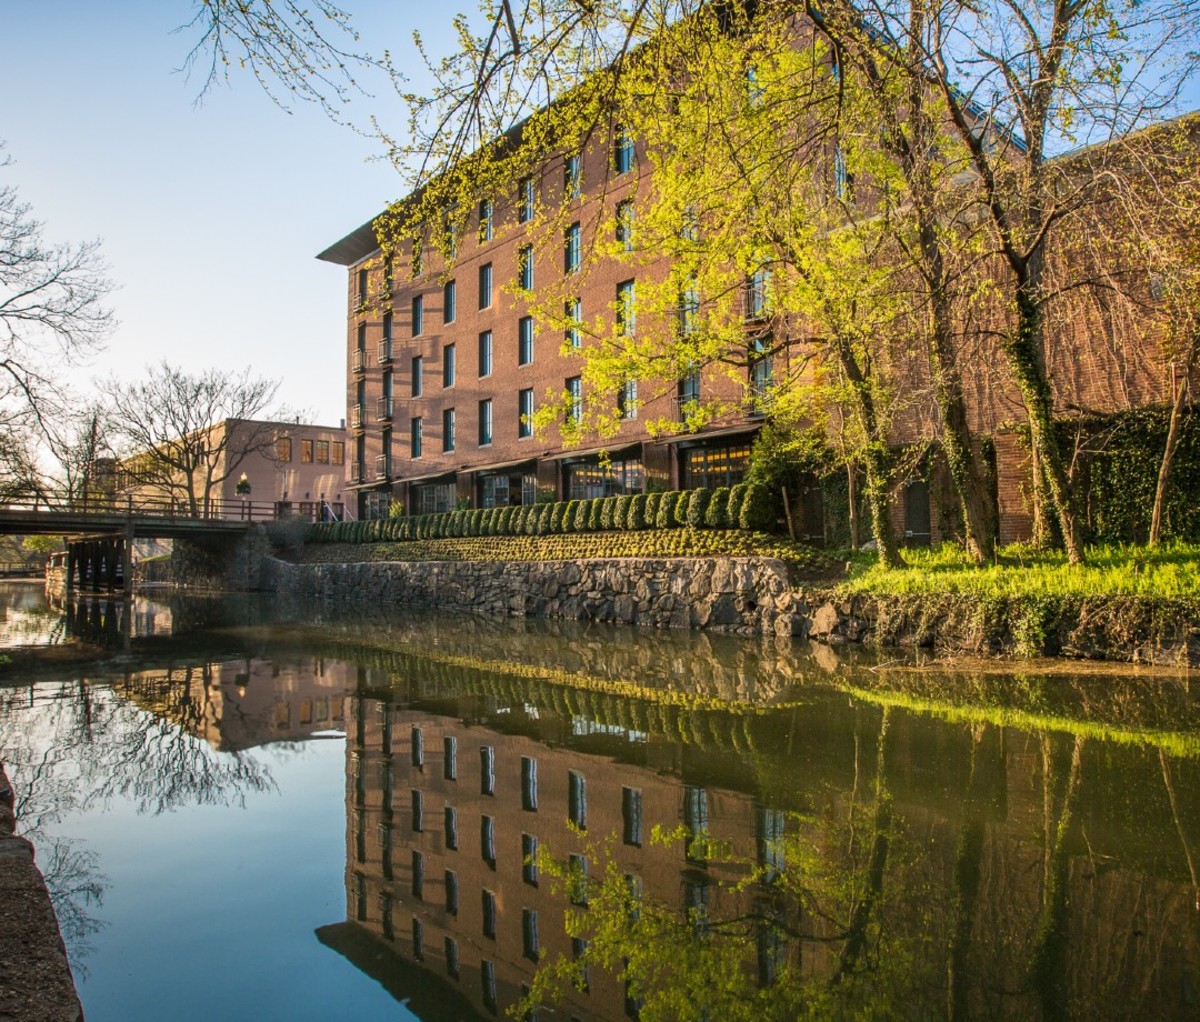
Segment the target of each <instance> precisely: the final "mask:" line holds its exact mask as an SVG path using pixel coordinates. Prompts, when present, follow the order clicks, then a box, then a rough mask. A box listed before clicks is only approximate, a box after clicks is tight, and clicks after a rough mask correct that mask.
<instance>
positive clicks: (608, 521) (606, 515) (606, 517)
mask: <svg viewBox="0 0 1200 1022" xmlns="http://www.w3.org/2000/svg"><path fill="white" fill-rule="evenodd" d="M600 505H601V506H600V528H602V529H603V530H604V531H605V532H611V531H612V530H613V529H615V528H617V525H616V522H615V521H614V518H615V516H616V513H617V498H616V497H605V498H604V499H603V500H602V501H601V502H600Z"/></svg>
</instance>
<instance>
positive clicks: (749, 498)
mask: <svg viewBox="0 0 1200 1022" xmlns="http://www.w3.org/2000/svg"><path fill="white" fill-rule="evenodd" d="M738 524H739V525H740V526H741V527H742V528H743V529H747V530H749V531H751V532H759V531H762V530H764V529H770V528H771V527H772V526H773V525H774V524H775V505H774V503H773V502H772V500H771V491H770V490H768V489H767V488H766V487H765V486H763V485H762V484H761V483H752V484H751V485H750V486H748V487H747V488H746V495H745V498H744V499H743V501H742V509H741V514H740V516H739V518H738Z"/></svg>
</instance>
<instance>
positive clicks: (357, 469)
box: [350, 461, 363, 483]
mask: <svg viewBox="0 0 1200 1022" xmlns="http://www.w3.org/2000/svg"><path fill="white" fill-rule="evenodd" d="M362 481H363V467H362V463H361V462H358V461H352V462H350V482H352V483H361V482H362Z"/></svg>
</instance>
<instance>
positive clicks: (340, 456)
mask: <svg viewBox="0 0 1200 1022" xmlns="http://www.w3.org/2000/svg"><path fill="white" fill-rule="evenodd" d="M331 456H332V458H333V463H334V464H335V465H344V464H346V445H345V443H343V442H342V441H341V440H335V441H334V442H333V453H332V455H331Z"/></svg>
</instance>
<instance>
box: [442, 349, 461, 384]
mask: <svg viewBox="0 0 1200 1022" xmlns="http://www.w3.org/2000/svg"><path fill="white" fill-rule="evenodd" d="M457 362H458V359H457V354H456V349H455V346H454V345H453V344H447V345H446V346H445V347H444V348H442V386H443V387H453V386H454V376H455V371H456V369H457Z"/></svg>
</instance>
